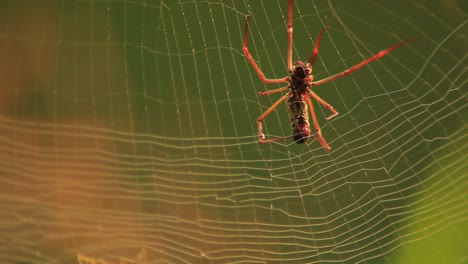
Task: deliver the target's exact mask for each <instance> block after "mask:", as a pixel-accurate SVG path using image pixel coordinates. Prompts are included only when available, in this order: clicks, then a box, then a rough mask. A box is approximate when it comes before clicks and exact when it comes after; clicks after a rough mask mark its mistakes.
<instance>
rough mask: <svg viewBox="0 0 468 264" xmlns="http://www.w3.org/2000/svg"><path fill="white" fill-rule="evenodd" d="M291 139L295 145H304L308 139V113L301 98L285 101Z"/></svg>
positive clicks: (294, 97) (291, 98)
mask: <svg viewBox="0 0 468 264" xmlns="http://www.w3.org/2000/svg"><path fill="white" fill-rule="evenodd" d="M286 103H287V105H288V113H289V120H290V121H291V128H292V137H293V139H294V141H295V142H296V143H304V142H306V141H307V139H308V138H309V137H310V126H309V113H308V107H307V103H306V102H305V100H303V99H302V98H301V96H297V95H296V96H291V97H290V98H289V99H288V100H287V102H286Z"/></svg>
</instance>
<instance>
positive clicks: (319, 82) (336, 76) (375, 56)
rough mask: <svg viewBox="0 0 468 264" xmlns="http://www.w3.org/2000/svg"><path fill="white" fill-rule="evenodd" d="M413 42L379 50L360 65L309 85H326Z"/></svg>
mask: <svg viewBox="0 0 468 264" xmlns="http://www.w3.org/2000/svg"><path fill="white" fill-rule="evenodd" d="M415 40H416V39H409V40H405V41H401V42H398V43H396V44H394V45H393V46H391V47H389V48H387V49H384V50H381V51H379V52H377V53H376V54H375V55H374V56H372V57H370V58H367V59H365V60H363V61H361V62H360V63H358V64H356V65H354V66H352V67H351V68H349V69H347V70H344V71H342V72H340V73H337V74H335V75H332V76H330V77H327V78H325V79H322V80H319V81H316V82H311V83H310V84H309V85H310V86H317V85H321V84H324V83H327V82H331V81H333V80H336V79H338V78H341V77H343V76H346V75H348V74H350V73H352V72H353V71H355V70H357V69H359V68H361V67H362V66H364V65H366V64H368V63H370V62H373V61H375V60H377V59H380V58H381V57H383V56H384V55H386V54H387V53H389V52H390V51H392V50H394V49H396V48H398V47H400V46H403V45H406V44H408V43H410V42H413V41H415Z"/></svg>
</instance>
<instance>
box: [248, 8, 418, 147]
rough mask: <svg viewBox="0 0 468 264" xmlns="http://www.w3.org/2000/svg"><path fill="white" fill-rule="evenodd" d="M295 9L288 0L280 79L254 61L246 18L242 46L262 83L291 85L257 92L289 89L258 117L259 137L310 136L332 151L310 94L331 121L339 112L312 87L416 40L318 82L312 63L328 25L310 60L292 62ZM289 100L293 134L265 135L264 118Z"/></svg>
mask: <svg viewBox="0 0 468 264" xmlns="http://www.w3.org/2000/svg"><path fill="white" fill-rule="evenodd" d="M292 10H293V0H288V21H287V26H286V31H287V34H288V38H287V44H288V49H287V56H286V66H287V67H288V69H289V76H287V77H284V78H280V79H268V78H265V75H263V72H262V71H261V70H260V68H259V67H258V65H257V63H256V62H255V61H254V59H253V58H252V56H251V55H250V53H249V50H248V49H247V33H248V29H249V19H250V16H248V17H247V21H246V23H245V30H244V41H243V45H242V51H243V52H244V54H245V56H246V57H247V60H248V61H249V62H250V64H251V65H252V67H253V68H254V69H255V71H256V72H257V74H258V76H259V77H260V79H261V80H262V82H264V83H283V82H288V83H289V85H287V86H284V87H281V88H277V89H274V90H269V91H260V92H259V93H258V94H259V95H270V94H274V93H278V92H282V91H286V90H289V92H288V93H287V94H285V95H283V96H281V98H280V99H278V100H277V101H276V102H274V103H273V105H271V106H270V107H269V108H268V109H267V110H266V111H265V112H264V113H263V114H261V115H260V116H259V117H258V118H257V129H258V140H259V142H260V143H267V142H274V141H278V140H282V139H285V138H289V137H292V138H293V139H294V141H295V142H296V143H303V142H305V141H306V140H307V139H308V138H309V137H310V136H314V137H315V138H316V139H317V141H318V142H319V143H320V144H321V145H322V147H323V148H324V149H326V150H330V149H331V148H330V146H328V144H327V142H326V141H325V139H324V138H323V137H322V134H321V133H320V127H319V125H318V122H317V117H316V116H315V111H314V108H313V105H312V101H311V100H310V97H309V96H312V98H314V99H315V100H316V101H317V102H318V103H319V104H321V105H322V106H323V107H325V108H327V109H328V110H329V111H330V112H331V113H332V114H331V115H330V116H329V117H327V120H330V119H331V118H333V117H335V116H337V115H338V112H337V111H336V110H335V109H333V107H332V106H331V105H330V104H328V103H327V102H325V101H324V100H323V99H322V98H320V97H319V96H318V95H317V94H315V93H314V92H312V91H311V90H310V88H309V87H312V86H318V85H321V84H324V83H327V82H331V81H333V80H336V79H338V78H341V77H343V76H346V75H348V74H350V73H351V72H353V71H355V70H357V69H359V68H361V67H362V66H364V65H366V64H368V63H369V62H372V61H375V60H377V59H379V58H381V57H382V56H384V55H385V54H387V53H389V52H390V51H392V50H394V49H396V48H398V47H400V46H403V45H406V44H408V43H409V42H411V41H414V39H411V40H407V41H401V42H398V43H396V44H394V45H393V46H391V47H389V48H387V49H385V50H382V51H380V52H378V53H376V54H375V55H374V56H372V57H369V58H367V59H365V60H363V61H362V62H360V63H358V64H356V65H354V66H352V67H351V68H349V69H347V70H344V71H342V72H340V73H338V74H335V75H332V76H329V77H327V78H325V79H322V80H319V81H313V76H312V75H311V74H312V66H313V65H314V62H315V59H316V58H317V54H318V47H319V44H320V38H321V37H322V34H323V32H324V31H325V30H326V29H327V27H325V28H323V29H322V30H321V31H320V32H319V34H318V36H317V40H316V41H315V46H314V48H313V50H312V55H311V56H310V58H309V61H308V62H306V63H303V62H302V61H298V62H295V63H294V64H293V63H292V33H293V30H292ZM286 99H287V105H288V112H289V118H290V122H291V127H292V135H291V136H286V137H276V138H270V139H265V135H263V133H262V120H263V119H264V118H265V117H266V116H267V115H269V114H270V113H271V111H273V109H275V108H276V107H277V106H278V105H279V104H280V103H281V102H283V101H284V100H286ZM309 111H310V113H311V117H312V118H311V119H312V124H313V126H314V129H315V133H313V134H312V133H311V132H310V126H309V114H308V112H309Z"/></svg>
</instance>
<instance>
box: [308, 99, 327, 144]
mask: <svg viewBox="0 0 468 264" xmlns="http://www.w3.org/2000/svg"><path fill="white" fill-rule="evenodd" d="M304 97H305V100H306V102H307V104H308V105H309V110H310V113H311V115H312V124H313V125H314V128H315V134H314V137H315V138H316V139H317V141H318V142H319V143H320V144H321V145H322V147H323V148H324V149H325V150H327V151H329V150H331V148H330V146H329V145H328V144H327V142H326V141H325V139H324V138H323V137H322V133H321V132H320V127H319V125H318V122H317V117H316V116H315V111H314V106H313V105H312V101H311V100H310V98H309V96H308V95H304Z"/></svg>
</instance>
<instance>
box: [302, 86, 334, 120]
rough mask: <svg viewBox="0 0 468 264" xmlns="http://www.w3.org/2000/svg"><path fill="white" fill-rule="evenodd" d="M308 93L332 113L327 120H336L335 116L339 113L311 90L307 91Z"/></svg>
mask: <svg viewBox="0 0 468 264" xmlns="http://www.w3.org/2000/svg"><path fill="white" fill-rule="evenodd" d="M306 91H307V92H308V93H309V94H310V95H311V96H312V97H313V98H314V99H315V100H317V102H319V103H320V104H321V105H322V106H323V107H325V108H327V109H328V110H329V111H330V112H332V115H331V116H329V117H327V118H326V119H327V120H330V119H332V118H334V117H335V116H337V115H338V112H337V111H336V110H335V109H334V108H333V106H331V105H330V104H329V103H327V102H325V101H324V100H323V99H322V98H320V97H319V96H318V95H317V94H316V93H314V92H312V91H311V90H310V89H309V88H307V89H306Z"/></svg>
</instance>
